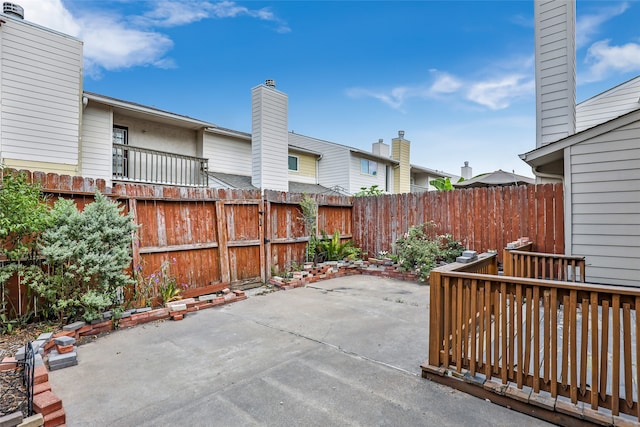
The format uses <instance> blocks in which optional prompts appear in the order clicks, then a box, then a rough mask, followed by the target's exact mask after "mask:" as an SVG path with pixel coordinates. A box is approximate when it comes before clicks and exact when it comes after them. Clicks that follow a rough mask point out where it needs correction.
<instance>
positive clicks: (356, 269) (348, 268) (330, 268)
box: [268, 261, 428, 290]
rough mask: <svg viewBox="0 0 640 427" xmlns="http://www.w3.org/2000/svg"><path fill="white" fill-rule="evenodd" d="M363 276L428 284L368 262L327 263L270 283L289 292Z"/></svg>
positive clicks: (274, 278)
mask: <svg viewBox="0 0 640 427" xmlns="http://www.w3.org/2000/svg"><path fill="white" fill-rule="evenodd" d="M362 274H364V275H368V276H377V277H385V278H390V279H397V280H406V281H411V282H418V283H421V284H425V285H426V284H428V282H420V281H419V280H418V275H417V274H415V273H405V272H401V271H399V270H398V268H397V267H395V266H393V265H379V264H371V263H369V262H367V261H365V262H364V263H363V264H362V265H355V264H348V265H338V264H337V263H336V264H335V265H334V264H327V263H325V264H322V265H318V266H314V267H312V268H310V269H305V270H303V271H301V272H294V273H293V275H294V277H293V278H292V279H284V278H282V277H279V276H274V277H271V278H270V279H269V282H268V283H269V284H270V285H273V286H277V287H278V288H280V289H284V290H287V289H294V288H299V287H302V286H306V285H308V284H310V283H315V282H319V281H321V280H328V279H334V278H337V277H345V276H355V275H362Z"/></svg>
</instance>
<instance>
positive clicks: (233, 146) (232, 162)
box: [202, 133, 251, 176]
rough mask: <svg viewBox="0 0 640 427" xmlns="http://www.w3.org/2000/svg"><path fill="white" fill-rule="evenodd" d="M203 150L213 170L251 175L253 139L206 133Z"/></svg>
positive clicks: (210, 168)
mask: <svg viewBox="0 0 640 427" xmlns="http://www.w3.org/2000/svg"><path fill="white" fill-rule="evenodd" d="M202 152H203V157H205V158H207V159H209V170H210V171H212V172H222V173H229V174H234V175H244V176H250V175H251V141H246V140H242V139H236V138H232V137H228V136H221V135H216V134H211V133H205V135H204V145H203V149H202Z"/></svg>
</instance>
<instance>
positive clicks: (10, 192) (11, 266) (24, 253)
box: [0, 165, 47, 327]
mask: <svg viewBox="0 0 640 427" xmlns="http://www.w3.org/2000/svg"><path fill="white" fill-rule="evenodd" d="M2 173H3V168H2V166H1V165H0V259H2V258H4V261H3V262H2V263H0V298H1V303H0V315H3V316H5V317H7V318H8V317H9V316H18V320H17V324H21V323H22V322H23V321H22V320H20V319H23V318H24V316H26V315H27V314H28V313H23V314H22V315H21V316H20V310H19V309H18V308H17V307H13V306H12V304H11V299H10V298H8V292H9V291H8V289H7V288H6V287H5V283H6V282H7V281H8V280H9V279H10V278H11V277H12V276H17V280H18V282H22V281H23V276H24V274H25V272H27V271H30V270H33V269H38V268H39V266H38V265H37V262H36V261H37V255H38V254H37V237H38V235H39V234H40V232H41V231H42V230H43V229H44V228H45V227H46V225H47V205H46V203H45V202H46V201H45V198H44V196H43V195H42V192H41V191H40V187H39V186H38V185H37V184H33V183H30V182H29V180H28V177H27V175H26V174H24V173H9V174H7V175H4V176H2ZM29 311H30V310H27V312H29ZM32 315H33V313H30V314H29V316H32ZM12 322H13V321H12ZM4 323H6V322H4V321H3V324H4ZM7 327H11V324H7Z"/></svg>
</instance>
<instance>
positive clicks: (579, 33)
mask: <svg viewBox="0 0 640 427" xmlns="http://www.w3.org/2000/svg"><path fill="white" fill-rule="evenodd" d="M628 8H629V4H628V3H627V2H623V3H620V4H617V5H615V6H610V7H603V8H599V9H598V10H597V12H596V13H594V14H592V15H580V16H578V17H577V19H576V47H577V48H578V49H579V48H581V47H583V46H585V45H587V44H588V43H589V42H590V41H591V40H592V39H593V37H594V35H596V34H597V33H598V32H599V31H600V26H601V25H602V24H604V23H605V22H606V21H608V20H610V19H611V18H614V17H616V16H618V15H622V14H623V13H624V12H625V11H626V10H627V9H628Z"/></svg>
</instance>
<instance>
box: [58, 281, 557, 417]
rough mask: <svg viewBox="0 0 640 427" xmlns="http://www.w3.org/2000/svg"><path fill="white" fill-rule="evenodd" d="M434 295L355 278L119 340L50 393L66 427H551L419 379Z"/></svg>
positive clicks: (105, 341)
mask: <svg viewBox="0 0 640 427" xmlns="http://www.w3.org/2000/svg"><path fill="white" fill-rule="evenodd" d="M428 299H429V289H428V287H426V286H421V285H418V284H416V283H410V282H402V281H395V280H388V279H382V278H377V277H368V276H351V277H346V278H340V279H333V280H328V281H324V282H319V283H315V284H313V285H312V286H308V287H306V288H298V289H294V290H289V291H281V292H274V293H270V294H267V295H262V296H261V295H255V296H251V297H250V298H249V299H247V300H245V301H242V302H239V303H236V304H231V305H227V306H223V307H218V308H212V309H208V310H203V311H200V312H198V313H197V314H190V315H188V316H187V317H185V319H184V320H183V321H180V322H171V321H165V322H158V323H153V324H145V325H141V326H137V327H134V328H131V329H127V330H120V331H118V332H115V333H112V334H110V335H109V336H106V337H102V338H100V339H98V340H96V341H95V342H93V343H90V344H85V345H83V346H81V347H80V348H79V349H78V360H79V364H78V365H77V366H74V367H70V368H66V369H63V370H59V371H54V372H51V373H50V374H49V381H50V382H51V385H52V387H53V390H54V392H55V393H56V395H58V396H59V397H60V398H62V401H63V404H64V408H65V410H66V414H67V425H69V426H107V425H108V426H132V425H136V426H158V425H190V426H245V425H248V426H252V425H255V426H258V425H269V426H292V425H304V426H345V425H350V426H351V425H354V426H357V425H361V426H384V425H388V426H422V425H424V426H426V425H450V426H460V425H473V426H499V425H503V426H511V425H521V426H528V425H532V426H533V425H545V423H543V422H541V421H539V420H536V419H534V418H530V417H527V416H525V415H522V414H520V413H517V412H513V411H510V410H508V409H506V408H503V407H500V406H497V405H494V404H491V403H489V402H486V401H483V400H480V399H477V398H475V397H472V396H469V395H466V394H464V393H461V392H458V391H455V390H452V389H449V388H447V387H444V386H441V385H438V384H435V383H432V382H430V381H428V380H425V379H422V378H421V377H420V373H421V370H420V364H421V363H422V362H424V360H425V358H426V356H427V347H428V316H429V312H428Z"/></svg>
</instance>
